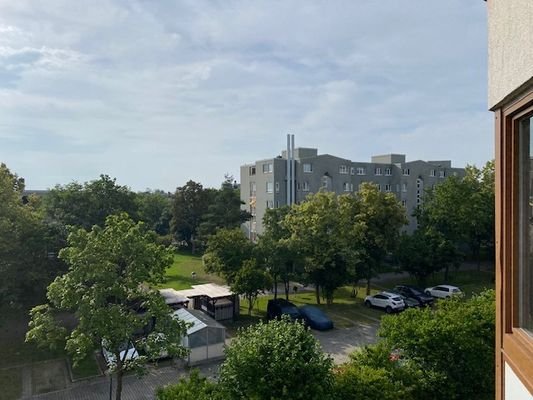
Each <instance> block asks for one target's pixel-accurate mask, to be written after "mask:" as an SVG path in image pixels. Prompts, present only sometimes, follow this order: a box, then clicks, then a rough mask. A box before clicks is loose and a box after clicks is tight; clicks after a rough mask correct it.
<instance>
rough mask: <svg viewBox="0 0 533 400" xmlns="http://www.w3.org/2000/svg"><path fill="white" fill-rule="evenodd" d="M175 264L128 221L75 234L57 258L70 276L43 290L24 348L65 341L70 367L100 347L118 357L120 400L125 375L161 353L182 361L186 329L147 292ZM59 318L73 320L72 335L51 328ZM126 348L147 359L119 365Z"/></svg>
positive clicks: (116, 218)
mask: <svg viewBox="0 0 533 400" xmlns="http://www.w3.org/2000/svg"><path fill="white" fill-rule="evenodd" d="M172 256H173V252H172V250H171V249H170V248H164V247H162V246H158V245H156V244H155V243H154V233H153V232H150V231H147V230H146V229H145V228H144V226H143V224H142V223H138V224H135V223H134V222H133V221H132V220H131V219H130V218H129V217H128V216H127V215H126V214H119V215H113V216H109V217H108V218H107V219H106V223H105V227H104V228H101V227H99V226H93V228H92V230H91V231H90V232H87V231H85V230H83V229H74V230H72V232H71V233H70V235H69V237H68V247H66V248H65V249H63V250H61V252H60V258H61V259H63V260H64V261H65V262H66V263H67V264H68V265H69V270H68V272H67V273H66V274H65V275H62V276H60V277H57V278H56V279H55V280H54V282H52V283H51V284H50V286H49V287H48V300H49V303H48V304H47V305H42V306H37V307H35V308H34V309H33V310H32V312H31V317H32V319H31V321H30V323H29V328H30V329H29V331H28V333H27V335H26V340H27V341H35V342H37V343H38V344H40V345H43V346H44V345H54V341H55V340H56V339H58V338H61V337H63V338H64V339H65V340H66V345H65V348H66V350H67V351H68V352H69V353H70V354H71V355H72V356H73V358H74V360H75V361H80V360H81V359H83V358H84V357H85V356H86V355H88V354H89V353H90V352H92V351H94V349H95V348H98V347H99V346H101V344H102V343H105V347H106V348H107V350H109V351H110V352H111V353H112V354H113V355H114V357H115V362H114V363H112V365H111V369H112V371H113V372H115V373H116V376H117V388H116V399H117V400H120V398H121V393H122V377H123V374H124V372H125V371H126V370H130V369H135V370H140V369H142V366H143V364H144V363H145V361H146V360H147V359H148V358H150V357H153V356H156V355H157V354H160V353H161V352H162V351H163V350H164V351H166V352H168V354H170V355H177V356H180V355H183V354H184V349H183V348H182V347H181V345H180V343H181V338H182V336H183V335H184V333H185V329H186V327H185V324H184V322H183V321H179V320H177V319H175V318H173V317H172V315H171V314H170V311H171V310H170V309H169V308H168V306H167V305H166V304H165V302H164V300H163V299H162V297H161V296H160V295H159V293H158V292H157V291H155V290H150V289H148V288H147V284H148V285H151V284H157V283H160V282H162V281H163V279H164V273H165V269H166V268H167V267H168V266H169V265H170V264H172ZM57 311H70V312H73V313H74V314H75V316H76V318H77V321H78V323H77V326H76V328H75V329H74V330H72V332H70V333H68V332H67V331H66V330H65V329H63V328H62V327H61V326H60V325H59V324H58V323H56V321H55V319H54V314H55V313H56V312H57ZM130 345H133V346H134V347H135V348H136V349H138V350H142V351H144V353H145V354H146V355H145V356H144V355H143V356H138V357H135V358H134V359H132V360H126V359H125V357H122V358H121V354H120V353H121V350H123V349H124V347H127V346H130ZM125 354H126V353H125V352H124V355H125Z"/></svg>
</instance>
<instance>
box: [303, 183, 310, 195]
mask: <svg viewBox="0 0 533 400" xmlns="http://www.w3.org/2000/svg"><path fill="white" fill-rule="evenodd" d="M302 191H304V192H308V191H309V182H307V181H305V182H302Z"/></svg>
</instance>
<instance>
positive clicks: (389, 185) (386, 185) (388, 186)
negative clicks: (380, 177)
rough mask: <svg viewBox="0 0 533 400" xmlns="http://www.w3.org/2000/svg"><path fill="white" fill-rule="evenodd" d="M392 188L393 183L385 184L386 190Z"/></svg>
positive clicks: (388, 190)
mask: <svg viewBox="0 0 533 400" xmlns="http://www.w3.org/2000/svg"><path fill="white" fill-rule="evenodd" d="M391 190H392V185H391V184H389V183H387V184H385V191H386V192H390V191H391Z"/></svg>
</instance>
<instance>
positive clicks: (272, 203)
mask: <svg viewBox="0 0 533 400" xmlns="http://www.w3.org/2000/svg"><path fill="white" fill-rule="evenodd" d="M266 208H274V200H267V201H266Z"/></svg>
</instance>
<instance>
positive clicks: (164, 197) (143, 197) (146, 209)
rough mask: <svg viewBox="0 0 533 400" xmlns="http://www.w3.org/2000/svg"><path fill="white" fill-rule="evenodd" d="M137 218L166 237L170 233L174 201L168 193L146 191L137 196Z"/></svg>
mask: <svg viewBox="0 0 533 400" xmlns="http://www.w3.org/2000/svg"><path fill="white" fill-rule="evenodd" d="M135 204H136V208H137V217H138V220H139V221H143V222H144V223H145V224H146V226H147V227H148V228H149V229H150V230H152V231H154V232H155V233H157V234H158V235H161V236H164V235H168V234H169V233H170V220H171V217H172V214H171V205H172V200H171V197H170V195H169V194H168V193H165V192H163V191H162V190H146V191H145V192H141V193H137V194H136V195H135Z"/></svg>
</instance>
